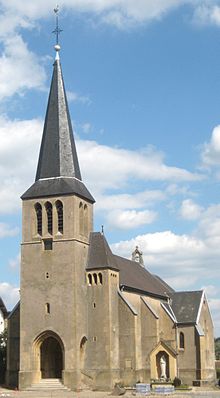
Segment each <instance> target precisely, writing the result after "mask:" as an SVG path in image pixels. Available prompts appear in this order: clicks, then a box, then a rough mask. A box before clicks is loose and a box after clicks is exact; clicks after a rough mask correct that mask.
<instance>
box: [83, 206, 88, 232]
mask: <svg viewBox="0 0 220 398" xmlns="http://www.w3.org/2000/svg"><path fill="white" fill-rule="evenodd" d="M83 221H84V225H83V229H84V231H83V232H84V236H87V235H88V206H87V205H84V220H83Z"/></svg>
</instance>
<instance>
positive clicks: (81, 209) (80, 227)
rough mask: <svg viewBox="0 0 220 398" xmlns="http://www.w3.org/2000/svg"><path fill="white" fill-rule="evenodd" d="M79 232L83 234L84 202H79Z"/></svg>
mask: <svg viewBox="0 0 220 398" xmlns="http://www.w3.org/2000/svg"><path fill="white" fill-rule="evenodd" d="M79 233H80V235H83V204H82V202H80V204H79Z"/></svg>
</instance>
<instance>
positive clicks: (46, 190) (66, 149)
mask: <svg viewBox="0 0 220 398" xmlns="http://www.w3.org/2000/svg"><path fill="white" fill-rule="evenodd" d="M55 10H57V9H55ZM55 10H54V11H55ZM55 12H56V11H55ZM57 12H58V11H57ZM60 32H61V29H59V25H58V20H57V26H56V29H55V31H54V33H56V35H57V40H56V45H55V46H54V48H55V51H56V58H55V62H54V65H53V76H52V81H51V87H50V94H49V99H48V105H47V112H46V117H45V123H44V130H43V137H42V142H41V148H40V155H39V160H38V166H37V173H36V179H35V183H34V184H33V185H32V186H31V187H30V188H29V189H28V190H27V191H26V192H25V193H24V194H23V196H22V199H30V198H38V197H45V196H53V195H68V194H76V195H77V196H80V197H82V198H85V199H88V200H89V201H90V202H92V203H94V198H93V197H92V196H91V194H90V193H89V191H88V190H87V188H86V187H85V185H84V184H83V183H82V178H81V173H80V168H79V162H78V157H77V152H76V147H75V141H74V137H73V131H72V124H71V119H70V114H69V109H68V103H67V97H66V92H65V87H64V81H63V76H62V70H61V64H60V59H59V51H60V45H59V42H58V38H59V33H60Z"/></svg>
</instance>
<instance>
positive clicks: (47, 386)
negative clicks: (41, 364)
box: [26, 379, 70, 391]
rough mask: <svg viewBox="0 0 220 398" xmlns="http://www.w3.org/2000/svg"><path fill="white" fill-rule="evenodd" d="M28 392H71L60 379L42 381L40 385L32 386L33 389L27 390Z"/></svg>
mask: <svg viewBox="0 0 220 398" xmlns="http://www.w3.org/2000/svg"><path fill="white" fill-rule="evenodd" d="M26 390H27V391H48V390H56V391H57V390H59V391H70V390H69V389H68V388H67V387H65V386H64V385H63V384H62V383H61V381H60V379H41V380H40V381H39V383H35V384H32V386H31V387H29V388H27V389H26Z"/></svg>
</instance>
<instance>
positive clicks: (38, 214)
mask: <svg viewBox="0 0 220 398" xmlns="http://www.w3.org/2000/svg"><path fill="white" fill-rule="evenodd" d="M34 207H35V212H36V218H37V233H38V234H39V235H42V206H41V204H40V203H36V204H35V206H34Z"/></svg>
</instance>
